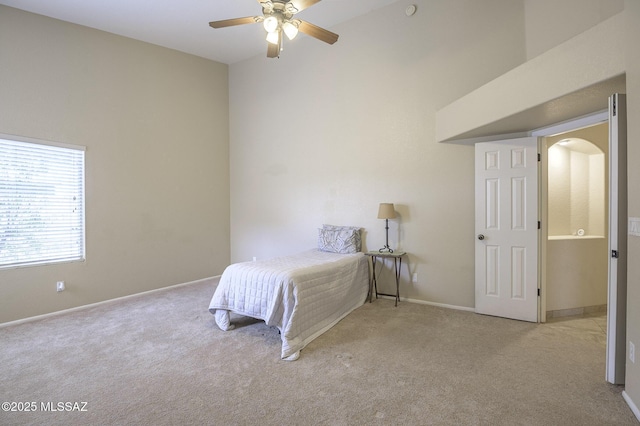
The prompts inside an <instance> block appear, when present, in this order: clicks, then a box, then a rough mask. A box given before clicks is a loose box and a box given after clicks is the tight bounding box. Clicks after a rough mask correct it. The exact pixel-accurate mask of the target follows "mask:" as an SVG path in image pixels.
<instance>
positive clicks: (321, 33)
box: [298, 21, 339, 44]
mask: <svg viewBox="0 0 640 426" xmlns="http://www.w3.org/2000/svg"><path fill="white" fill-rule="evenodd" d="M298 30H300V31H302V32H303V33H305V34H306V35H310V36H311V37H315V38H317V39H318V40H322V41H324V42H325V43H329V44H333V43H335V42H336V41H338V37H339V36H338V34H336V33H332V32H331V31H329V30H325V29H324V28H320V27H319V26H317V25H313V24H311V23H309V22H306V21H300V25H299V26H298Z"/></svg>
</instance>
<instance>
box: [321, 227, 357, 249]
mask: <svg viewBox="0 0 640 426" xmlns="http://www.w3.org/2000/svg"><path fill="white" fill-rule="evenodd" d="M322 229H331V230H337V231H341V230H345V229H347V230H350V231H354V237H355V239H356V251H357V252H358V251H361V250H362V236H361V233H360V232H361V231H362V228H360V227H359V226H336V225H327V224H324V225H322Z"/></svg>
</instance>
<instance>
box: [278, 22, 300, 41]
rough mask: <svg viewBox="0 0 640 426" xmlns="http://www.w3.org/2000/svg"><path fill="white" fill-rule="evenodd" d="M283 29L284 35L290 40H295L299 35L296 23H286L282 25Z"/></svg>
mask: <svg viewBox="0 0 640 426" xmlns="http://www.w3.org/2000/svg"><path fill="white" fill-rule="evenodd" d="M282 29H283V30H284V33H285V34H286V35H287V37H288V38H289V40H293V39H294V38H295V37H296V35H298V25H296V22H295V21H286V22H285V23H284V24H282Z"/></svg>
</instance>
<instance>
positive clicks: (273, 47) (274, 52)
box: [267, 43, 280, 58]
mask: <svg viewBox="0 0 640 426" xmlns="http://www.w3.org/2000/svg"><path fill="white" fill-rule="evenodd" d="M279 53H280V48H279V47H278V45H277V44H273V43H267V58H277V57H278V54H279Z"/></svg>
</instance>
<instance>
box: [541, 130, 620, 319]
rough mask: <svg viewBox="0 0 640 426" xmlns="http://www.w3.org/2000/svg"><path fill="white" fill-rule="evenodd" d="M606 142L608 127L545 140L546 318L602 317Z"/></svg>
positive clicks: (605, 260) (605, 264)
mask: <svg viewBox="0 0 640 426" xmlns="http://www.w3.org/2000/svg"><path fill="white" fill-rule="evenodd" d="M608 139H609V125H608V122H604V123H600V124H596V125H593V126H589V127H585V128H582V129H579V130H573V131H569V132H565V133H560V134H557V135H554V136H551V137H547V138H545V142H546V144H545V145H546V149H547V226H546V230H547V232H546V234H547V235H546V236H545V235H543V236H542V238H545V237H546V239H547V241H546V245H547V247H546V256H545V258H544V261H545V262H546V292H545V294H546V304H545V305H546V312H545V313H546V318H547V319H552V318H554V319H556V318H560V317H567V316H575V315H606V310H607V291H608V240H607V223H608V217H607V216H608V166H607V165H608V149H609V147H608V144H609V140H608ZM543 147H544V145H543Z"/></svg>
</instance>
